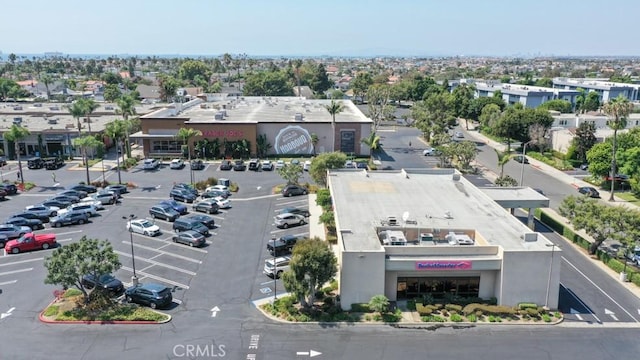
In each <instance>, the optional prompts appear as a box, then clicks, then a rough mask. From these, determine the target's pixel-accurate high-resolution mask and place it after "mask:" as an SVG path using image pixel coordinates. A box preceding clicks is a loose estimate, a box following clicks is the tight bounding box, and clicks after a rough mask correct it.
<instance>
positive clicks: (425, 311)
mask: <svg viewBox="0 0 640 360" xmlns="http://www.w3.org/2000/svg"><path fill="white" fill-rule="evenodd" d="M416 311H418V314H420V316H425V315H431V313H433V309H431V308H430V307H429V306H425V305H422V304H420V303H418V304H416Z"/></svg>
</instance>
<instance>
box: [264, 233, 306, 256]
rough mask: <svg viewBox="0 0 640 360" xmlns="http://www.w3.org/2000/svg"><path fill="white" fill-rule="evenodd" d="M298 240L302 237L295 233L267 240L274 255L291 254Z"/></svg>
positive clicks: (269, 249)
mask: <svg viewBox="0 0 640 360" xmlns="http://www.w3.org/2000/svg"><path fill="white" fill-rule="evenodd" d="M298 240H300V237H298V236H295V235H285V236H282V237H281V238H279V239H276V240H269V241H268V242H267V251H269V253H270V254H271V255H272V256H279V255H286V254H289V253H291V251H292V250H293V247H294V246H295V245H296V243H297V242H298Z"/></svg>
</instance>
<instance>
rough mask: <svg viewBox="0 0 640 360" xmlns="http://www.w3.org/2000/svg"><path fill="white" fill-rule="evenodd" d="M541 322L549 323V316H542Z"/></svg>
mask: <svg viewBox="0 0 640 360" xmlns="http://www.w3.org/2000/svg"><path fill="white" fill-rule="evenodd" d="M542 320H543V321H544V322H551V316H549V315H547V314H543V315H542Z"/></svg>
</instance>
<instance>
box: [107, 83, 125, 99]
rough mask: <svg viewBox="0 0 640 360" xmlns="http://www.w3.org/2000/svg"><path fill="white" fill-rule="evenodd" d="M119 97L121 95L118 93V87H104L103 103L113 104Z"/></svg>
mask: <svg viewBox="0 0 640 360" xmlns="http://www.w3.org/2000/svg"><path fill="white" fill-rule="evenodd" d="M121 95H122V93H121V92H120V88H119V87H118V85H113V84H109V85H107V86H106V88H105V90H104V95H103V96H104V100H105V101H108V102H114V101H116V100H117V99H118V98H120V96H121Z"/></svg>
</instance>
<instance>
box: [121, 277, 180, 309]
mask: <svg viewBox="0 0 640 360" xmlns="http://www.w3.org/2000/svg"><path fill="white" fill-rule="evenodd" d="M124 294H125V299H126V300H127V302H130V303H136V304H140V305H146V306H149V307H150V308H152V309H155V308H162V307H168V306H169V305H171V303H172V302H173V296H172V295H171V290H170V289H169V288H168V287H166V286H164V285H160V284H155V283H146V284H138V285H137V286H133V287H130V288H128V289H127V290H125V292H124Z"/></svg>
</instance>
